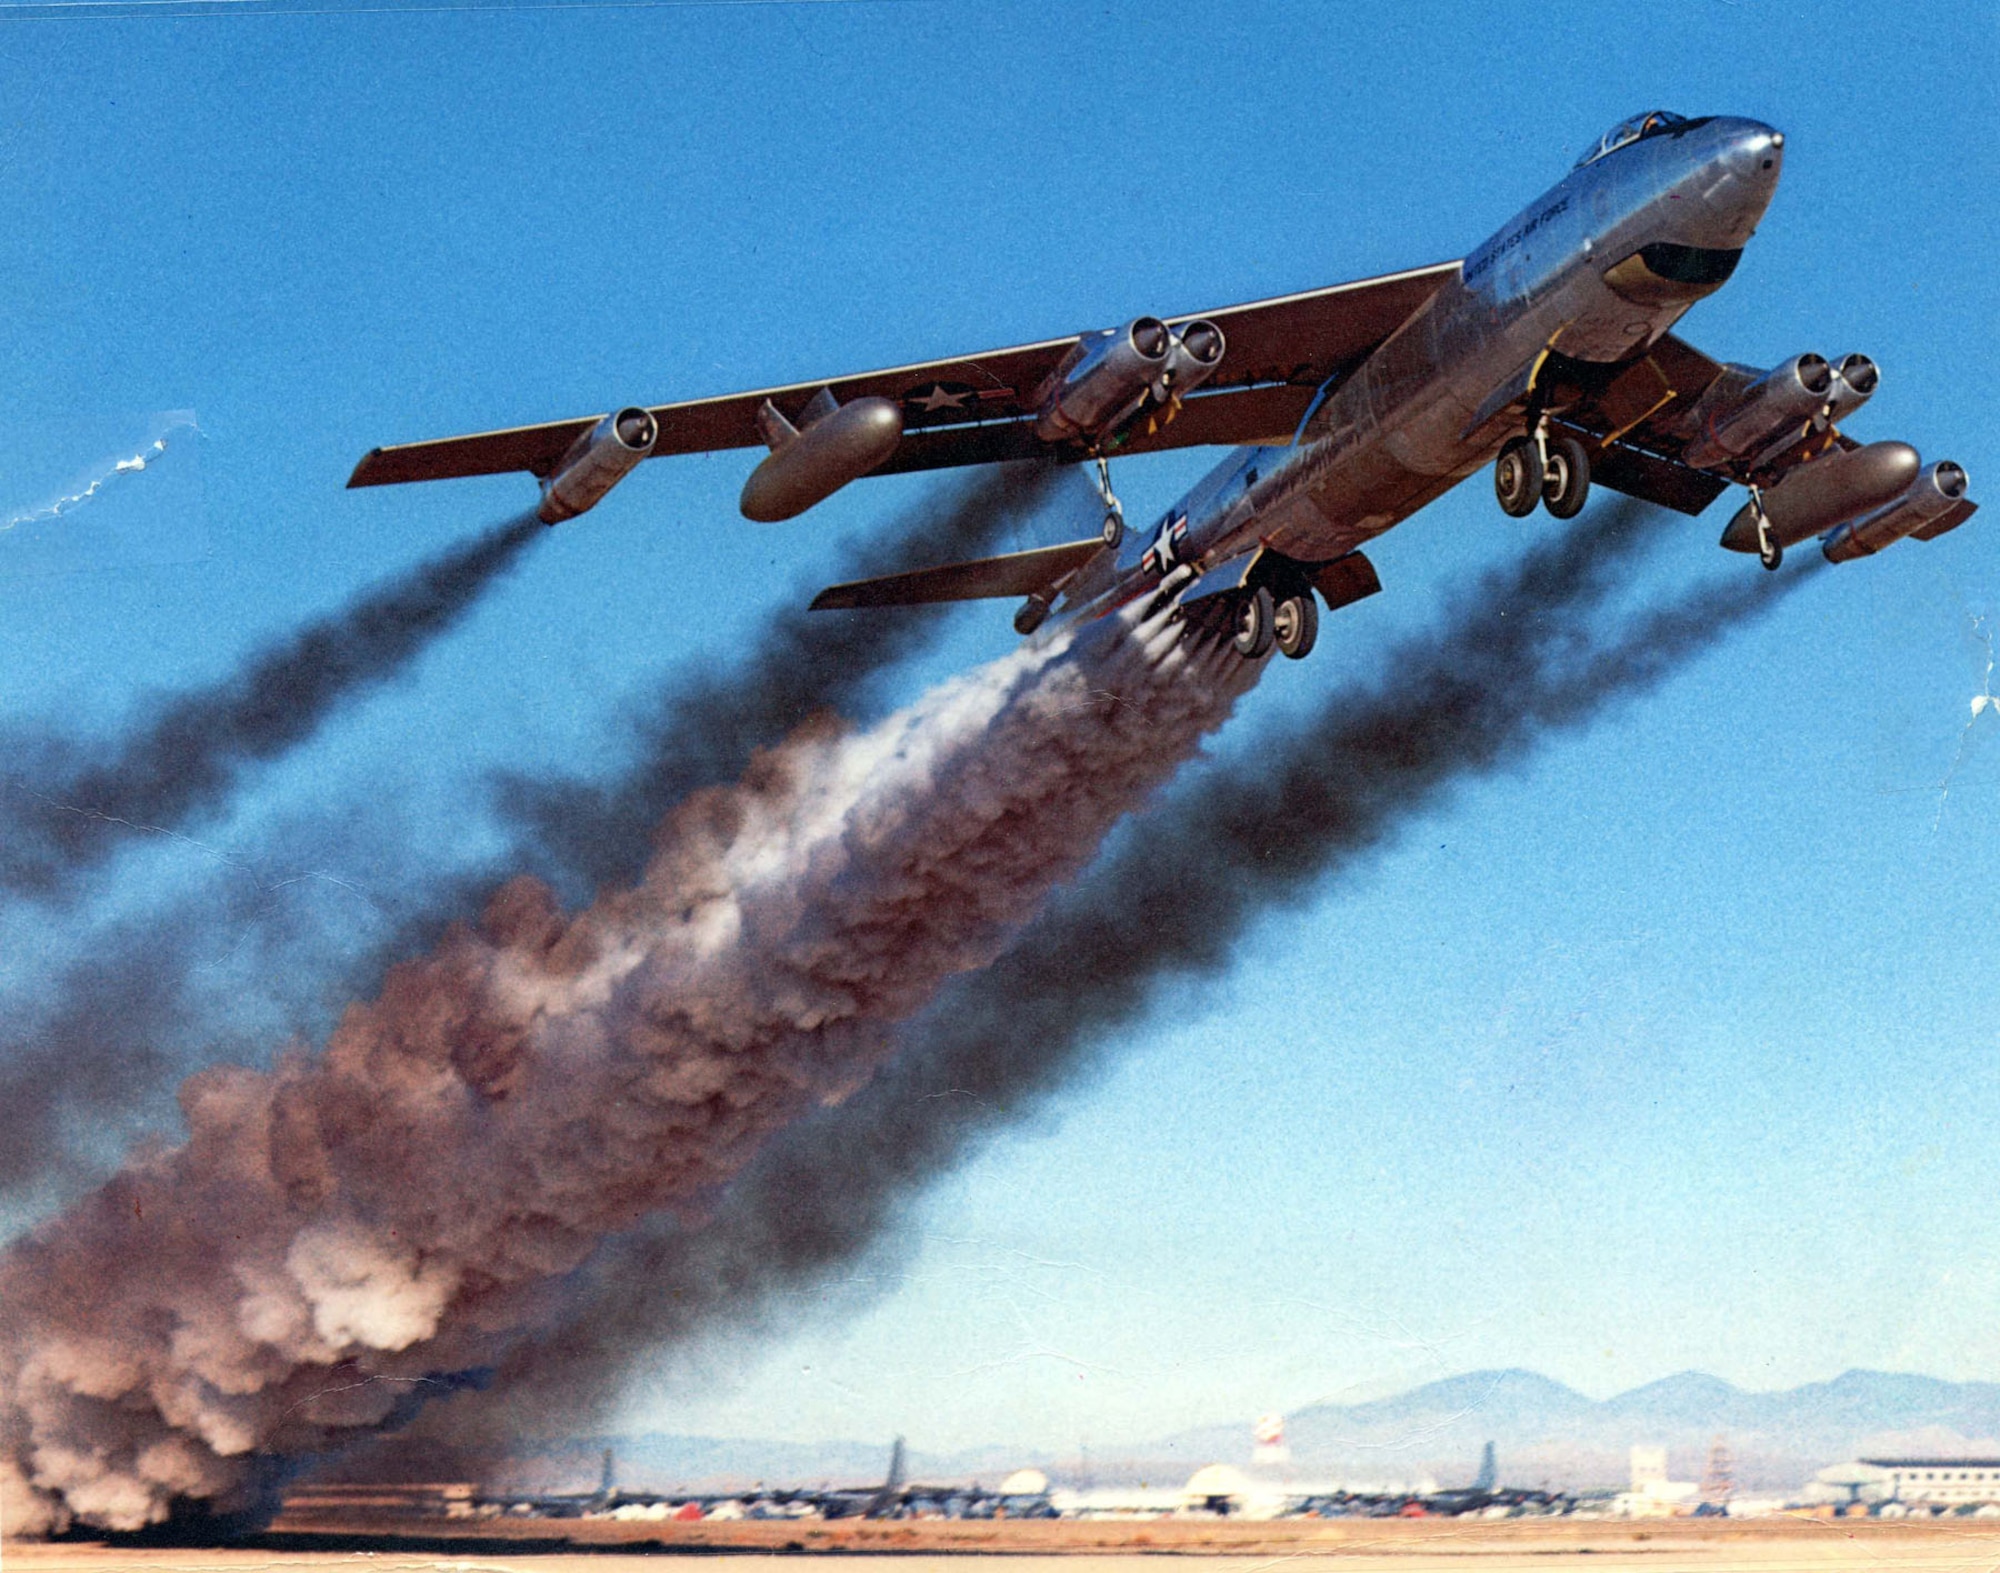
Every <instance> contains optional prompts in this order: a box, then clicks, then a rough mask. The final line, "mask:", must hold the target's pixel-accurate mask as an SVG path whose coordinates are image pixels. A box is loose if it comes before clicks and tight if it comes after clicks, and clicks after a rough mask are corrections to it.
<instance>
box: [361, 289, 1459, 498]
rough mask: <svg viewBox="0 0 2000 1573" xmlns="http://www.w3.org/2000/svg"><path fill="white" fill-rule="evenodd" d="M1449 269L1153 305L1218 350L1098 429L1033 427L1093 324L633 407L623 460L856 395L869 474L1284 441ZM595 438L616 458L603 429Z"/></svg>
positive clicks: (554, 426) (379, 461) (758, 426)
mask: <svg viewBox="0 0 2000 1573" xmlns="http://www.w3.org/2000/svg"><path fill="white" fill-rule="evenodd" d="M1457 270H1458V264H1457V263H1456V262H1447V263H1440V264H1437V265H1435V266H1432V267H1426V268H1417V269H1413V270H1410V271H1408V272H1403V273H1392V274H1387V275H1384V276H1382V277H1379V278H1372V279H1362V280H1359V281H1357V282H1354V283H1351V284H1339V285H1335V286H1333V287H1331V288H1328V289H1318V290H1308V291H1305V292H1303V293H1301V294H1296V295H1284V296H1279V297H1277V298H1275V299H1271V300H1261V301H1253V302H1250V303H1249V304H1247V305H1241V306H1231V307H1227V308H1225V309H1223V310H1221V311H1211V312H1205V313H1198V314H1191V315H1187V316H1182V317H1172V318H1167V319H1165V324H1164V325H1165V326H1166V327H1167V328H1168V330H1169V331H1171V332H1177V331H1178V330H1179V328H1181V327H1182V326H1184V325H1190V324H1194V323H1198V322H1205V323H1208V324H1212V325H1213V326H1214V327H1215V328H1216V329H1218V330H1219V331H1220V333H1221V335H1222V336H1223V339H1224V340H1225V341H1226V347H1225V348H1224V350H1223V353H1222V358H1221V360H1220V362H1219V363H1218V364H1217V366H1216V368H1215V369H1214V371H1213V373H1212V374H1210V375H1208V376H1206V377H1205V378H1204V379H1203V380H1202V382H1201V384H1200V387H1199V390H1198V391H1196V392H1192V393H1190V394H1189V395H1188V396H1187V397H1186V398H1184V399H1182V398H1175V399H1173V400H1171V401H1170V402H1168V403H1166V404H1163V405H1160V406H1158V407H1153V408H1141V409H1139V410H1138V411H1136V412H1134V413H1133V415H1132V416H1131V417H1130V418H1129V421H1128V424H1126V425H1124V426H1122V427H1121V428H1120V429H1118V430H1117V431H1116V432H1112V433H1108V434H1102V435H1101V438H1100V437H1092V438H1090V439H1089V440H1080V439H1079V438H1078V437H1076V436H1070V435H1065V436H1058V437H1054V438H1052V437H1050V436H1049V435H1047V434H1046V431H1045V430H1044V431H1038V424H1042V423H1041V422H1040V421H1039V419H1038V418H1039V417H1042V416H1043V415H1044V414H1045V406H1046V400H1047V399H1048V397H1049V390H1050V387H1051V385H1052V384H1054V383H1056V382H1057V381H1058V379H1059V377H1060V375H1061V374H1062V373H1063V372H1064V370H1065V368H1066V367H1069V366H1074V365H1075V364H1076V362H1077V360H1078V357H1079V354H1080V352H1082V351H1083V350H1085V349H1086V348H1088V347H1089V345H1090V344H1091V343H1092V342H1093V341H1095V340H1098V339H1101V338H1103V337H1105V336H1106V335H1105V334H1103V333H1082V334H1070V335H1067V336H1065V337H1062V338H1053V339H1044V340H1042V341H1040V342H1038V343H1034V344H1020V345H1014V346H1011V347H1009V348H1005V349H997V350H987V351H983V352H981V353H979V354H976V355H961V356H954V357H950V358H947V359H943V360H927V361H918V362H914V363H912V364H910V365H906V366H895V367H890V368H888V369H887V370H883V371H870V372H862V373H859V374H856V375H850V376H838V377H823V378H813V379H811V380H808V381H804V382H794V383H787V384H784V385H783V386H780V387H773V388H758V389H753V390H751V391H750V392H747V393H732V394H726V395H723V396H721V397H719V398H709V399H694V400H689V401H687V402H684V403H677V404H659V405H653V406H651V407H649V408H647V409H646V410H645V411H644V413H645V414H646V415H649V416H650V417H651V419H652V422H653V424H654V428H655V430H654V434H653V435H652V437H651V440H650V442H648V443H647V444H646V445H645V447H644V451H643V453H638V454H635V455H634V460H635V462H636V458H638V457H644V458H662V457H665V456H667V455H670V454H685V453H708V452H714V451H717V450H720V449H725V448H749V447H757V446H769V447H771V448H772V449H773V450H774V453H776V452H778V451H779V450H781V449H782V448H783V447H784V446H785V444H786V443H787V442H793V441H803V440H804V439H807V438H810V437H811V435H812V431H813V429H814V426H815V423H816V422H817V421H818V420H820V419H823V418H825V417H826V416H827V415H829V414H831V413H832V412H835V411H838V410H840V409H842V408H843V407H846V406H851V405H857V404H863V401H885V403H884V404H874V403H868V404H863V408H864V409H868V410H871V411H878V412H881V417H880V419H879V420H878V421H877V422H876V423H875V429H874V430H873V431H871V432H870V433H868V434H866V435H864V436H863V437H861V438H859V439H858V440H859V441H860V442H861V443H863V444H869V443H875V442H879V440H880V438H881V437H882V436H883V435H885V433H886V428H885V427H884V425H883V422H888V424H889V425H890V426H893V424H894V423H893V421H890V419H889V416H888V414H887V411H888V410H890V409H893V411H894V412H895V414H896V415H899V416H900V420H901V432H900V436H899V437H897V438H896V439H895V441H894V446H893V448H891V449H889V450H888V451H887V453H886V456H882V457H879V458H874V450H873V449H872V448H871V449H870V450H869V457H870V458H872V459H873V462H871V463H868V464H867V465H866V466H865V470H869V471H873V472H874V473H880V474H890V473H894V472H897V471H904V470H927V469H937V468H941V467H945V466H952V465H965V464H987V463H992V462H995V461H998V460H1004V459H1021V458H1030V457H1035V456H1038V455H1044V454H1056V455H1062V456H1072V457H1073V456H1080V455H1081V454H1082V453H1083V452H1085V451H1089V450H1091V449H1115V450H1116V451H1118V452H1125V453H1141V452H1151V451H1154V450H1157V449H1162V448H1177V447H1190V446H1195V445H1199V444H1207V443H1243V442H1265V441H1271V442H1276V441H1286V440H1289V439H1290V437H1291V436H1292V434H1293V432H1294V431H1295V430H1296V428H1297V426H1298V423H1299V421H1300V420H1301V419H1302V418H1303V417H1304V415H1305V413H1306V411H1307V409H1308V408H1309V407H1310V405H1311V403H1312V400H1313V396H1314V393H1315V392H1316V391H1317V390H1318V388H1319V387H1320V385H1321V384H1322V383H1324V382H1325V381H1326V380H1327V379H1328V378H1329V377H1331V376H1333V375H1334V374H1335V373H1337V372H1340V371H1342V370H1344V369H1345V368H1347V367H1349V366H1352V365H1353V364H1355V363H1356V362H1358V361H1360V360H1362V359H1364V358H1365V357H1366V356H1367V355H1368V354H1369V353H1370V352H1371V351H1372V350H1374V349H1375V348H1376V347H1377V346H1378V345H1379V344H1381V343H1382V341H1383V340H1384V339H1386V338H1388V337H1389V335H1390V334H1392V333H1394V332H1395V331H1396V329H1397V328H1398V327H1400V326H1401V325H1402V324H1403V323H1404V322H1406V321H1407V320H1408V319H1409V318H1410V316H1411V315H1412V313H1414V312H1415V311H1416V310H1417V308H1418V307H1420V306H1421V305H1422V304H1423V303H1424V302H1425V301H1427V300H1428V299H1429V298H1430V297H1431V296H1432V294H1434V293H1435V292H1436V291H1437V289H1438V288H1439V287H1440V286H1441V285H1442V284H1443V282H1444V281H1445V280H1446V279H1447V278H1449V277H1451V276H1452V275H1453V274H1455V273H1456V272H1457ZM1142 320H1146V321H1151V320H1152V319H1142ZM639 413H640V412H639V411H637V410H633V411H625V412H620V413H619V415H618V416H616V417H609V416H599V415H588V416H582V417H579V418H576V419H573V420H561V421H549V422H545V423H543V424H541V425H536V426H515V427H509V428H506V429H504V430H500V431H488V432H478V433H474V434H472V435H469V436H463V437H446V438H441V439H436V440H433V441H428V442H414V443H403V444H399V445H396V446H393V447H386V448H376V449H373V450H371V451H370V452H369V453H368V454H367V455H366V456H365V457H364V458H363V459H362V460H361V462H360V463H359V464H358V465H356V466H355V469H354V473H353V475H352V476H351V477H350V478H349V479H348V483H347V484H348V485H349V486H382V485H391V484H395V483H399V482H403V481H425V480H440V479H444V478H448V477H455V476H468V475H492V474H498V473H503V472H507V471H516V470H520V471H526V472H528V473H529V474H532V475H535V476H537V477H539V478H541V479H542V480H543V481H545V482H546V481H548V480H549V479H550V477H551V476H554V475H556V474H557V472H558V471H559V470H561V469H562V468H563V467H564V466H565V463H566V462H569V463H575V462H576V461H577V458H578V456H579V455H583V454H587V453H588V451H589V445H590V443H591V442H592V440H593V436H594V434H596V433H599V432H602V431H607V430H608V429H609V427H610V426H611V424H612V423H613V421H614V420H615V421H617V422H619V423H622V428H623V429H624V430H625V431H627V432H633V431H642V430H643V426H642V425H640V424H637V423H635V422H633V421H629V420H627V417H628V416H636V415H638V414H639ZM773 415H775V416H776V417H777V419H776V420H775V421H774V420H773V419H772V416H773ZM604 442H605V444H606V451H607V452H610V453H611V454H612V456H613V457H614V458H615V457H617V454H616V451H615V450H614V449H611V448H610V446H609V442H610V439H609V438H608V437H606V438H605V439H604ZM619 473H622V471H620V472H619ZM855 473H857V474H858V473H863V471H861V470H857V471H856V472H855ZM849 478H852V477H851V476H850V477H849ZM599 495H601V492H600V493H599ZM592 500H593V501H594V500H595V499H594V498H593V499H592Z"/></svg>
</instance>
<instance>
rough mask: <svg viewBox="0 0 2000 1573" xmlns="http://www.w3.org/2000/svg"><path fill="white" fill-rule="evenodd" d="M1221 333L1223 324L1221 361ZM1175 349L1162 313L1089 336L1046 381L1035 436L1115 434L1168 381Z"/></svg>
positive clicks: (1080, 437)
mask: <svg viewBox="0 0 2000 1573" xmlns="http://www.w3.org/2000/svg"><path fill="white" fill-rule="evenodd" d="M1189 326H1190V327H1192V326H1194V324H1192V323H1190V324H1189ZM1221 337H1222V335H1221V331H1220V330H1219V329H1218V330H1217V332H1216V339H1217V341H1218V342H1217V344H1216V346H1215V358H1216V359H1217V360H1220V359H1221V358H1222V350H1221V344H1220V342H1219V341H1220V339H1221ZM1173 350H1174V336H1173V334H1172V333H1171V332H1170V331H1169V330H1168V328H1167V325H1166V324H1165V323H1164V322H1162V321H1160V319H1159V318H1158V317H1134V318H1133V319H1132V320H1131V321H1130V322H1128V323H1126V324H1125V326H1124V327H1122V328H1113V329H1111V330H1110V331H1109V332H1106V333H1096V334H1092V335H1090V336H1089V337H1087V338H1085V339H1083V340H1082V341H1081V342H1080V343H1079V344H1078V345H1077V347H1076V348H1075V349H1074V350H1072V351H1070V353H1069V355H1068V357H1067V358H1065V360H1064V362H1063V364H1062V366H1061V367H1059V368H1058V369H1057V371H1056V373H1055V375H1054V376H1052V377H1051V378H1050V379H1049V380H1048V382H1046V383H1045V384H1043V387H1042V390H1041V397H1040V401H1039V402H1040V404H1041V416H1040V418H1039V419H1038V420H1037V421H1036V422H1035V435H1036V436H1037V437H1039V438H1041V439H1042V441H1044V442H1073V441H1079V440H1080V441H1086V442H1095V441H1096V440H1097V439H1098V438H1100V437H1106V436H1109V435H1110V434H1111V433H1112V432H1114V431H1116V430H1117V429H1118V427H1119V426H1121V425H1122V424H1123V423H1124V422H1125V421H1126V420H1128V419H1130V418H1131V416H1132V415H1133V414H1134V413H1135V412H1136V411H1137V410H1138V408H1139V406H1140V405H1142V404H1144V403H1145V402H1146V395H1147V394H1148V393H1151V392H1153V391H1154V390H1155V389H1156V388H1158V387H1160V386H1161V385H1162V384H1163V381H1164V373H1165V372H1166V370H1167V365H1168V362H1169V360H1170V359H1171V357H1172V354H1173Z"/></svg>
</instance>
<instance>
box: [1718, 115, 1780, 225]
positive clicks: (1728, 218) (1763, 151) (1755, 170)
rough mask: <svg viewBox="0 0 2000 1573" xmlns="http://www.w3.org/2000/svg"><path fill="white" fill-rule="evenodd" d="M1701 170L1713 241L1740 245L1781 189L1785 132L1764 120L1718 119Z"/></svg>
mask: <svg viewBox="0 0 2000 1573" xmlns="http://www.w3.org/2000/svg"><path fill="white" fill-rule="evenodd" d="M1710 134H1711V137H1712V138H1713V142H1712V146H1711V149H1710V152H1709V156H1708V158H1707V159H1706V160H1705V162H1704V165H1703V168H1702V171H1701V175H1700V181H1701V193H1700V195H1701V202H1702V206H1703V208H1704V209H1706V210H1707V211H1706V215H1705V217H1706V221H1707V222H1706V224H1705V225H1704V227H1705V228H1707V229H1708V230H1709V232H1710V233H1709V244H1712V245H1717V246H1729V247H1739V246H1741V245H1742V244H1743V243H1744V242H1745V241H1746V240H1748V239H1749V238H1750V236H1751V235H1752V234H1753V233H1754V232H1755V231H1756V228H1757V221H1758V220H1759V219H1761V218H1762V217H1763V216H1764V209H1765V208H1767V207H1769V206H1770V204H1771V195H1772V193H1773V192H1775V191H1776V190H1777V189H1778V176H1779V174H1780V173H1781V172H1782V171H1783V169H1784V165H1785V134H1784V132H1782V131H1779V130H1778V129H1776V128H1775V127H1773V126H1767V125H1765V124H1764V123H1763V122H1762V121H1761V120H1717V121H1715V122H1713V123H1712V124H1711V127H1710Z"/></svg>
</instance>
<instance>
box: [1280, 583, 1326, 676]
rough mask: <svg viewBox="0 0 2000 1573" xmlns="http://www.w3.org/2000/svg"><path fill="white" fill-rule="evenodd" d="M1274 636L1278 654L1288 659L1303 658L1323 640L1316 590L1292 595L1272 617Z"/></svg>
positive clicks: (1300, 659) (1283, 601)
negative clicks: (1320, 631)
mask: <svg viewBox="0 0 2000 1573" xmlns="http://www.w3.org/2000/svg"><path fill="white" fill-rule="evenodd" d="M1271 637H1272V638H1273V639H1274V640H1276V641H1277V645H1278V653H1279V654H1280V655H1282V656H1284V657H1286V659H1288V660H1292V661H1303V660H1304V659H1305V658H1306V657H1307V656H1309V655H1311V654H1312V648H1313V646H1314V645H1315V644H1317V643H1318V642H1319V603H1318V602H1317V601H1315V600H1314V599H1313V596H1312V591H1310V590H1307V591H1304V592H1302V593H1301V594H1298V595H1288V596H1286V597H1285V598H1284V599H1283V600H1282V601H1280V602H1279V603H1278V605H1277V610H1276V611H1275V612H1274V613H1273V614H1272V617H1271Z"/></svg>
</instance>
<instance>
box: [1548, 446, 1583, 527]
mask: <svg viewBox="0 0 2000 1573" xmlns="http://www.w3.org/2000/svg"><path fill="white" fill-rule="evenodd" d="M1589 498H1590V451H1589V450H1588V449H1587V448H1585V447H1584V445H1583V444H1582V443H1580V442H1578V441H1577V440H1576V439H1575V438H1574V437H1558V438H1556V440H1555V441H1554V442H1552V443H1550V444H1549V461H1548V465H1547V469H1546V473H1544V475H1543V476H1542V506H1543V507H1544V508H1546V509H1548V511H1549V514H1550V516H1551V517H1553V518H1557V519H1574V518H1575V517H1576V516H1577V515H1578V514H1580V513H1582V512H1583V505H1584V503H1585V502H1587V501H1588V500H1589Z"/></svg>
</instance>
